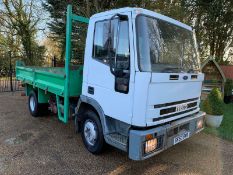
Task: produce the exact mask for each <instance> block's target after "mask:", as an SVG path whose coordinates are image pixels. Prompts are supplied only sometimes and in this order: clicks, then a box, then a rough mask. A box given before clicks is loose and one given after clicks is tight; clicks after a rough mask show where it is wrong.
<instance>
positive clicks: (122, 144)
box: [105, 133, 128, 151]
mask: <svg viewBox="0 0 233 175" xmlns="http://www.w3.org/2000/svg"><path fill="white" fill-rule="evenodd" d="M105 140H106V142H107V143H108V144H110V145H112V146H114V147H117V148H119V149H121V150H123V151H127V143H128V137H127V136H124V135H121V134H119V133H111V134H107V135H106V136H105Z"/></svg>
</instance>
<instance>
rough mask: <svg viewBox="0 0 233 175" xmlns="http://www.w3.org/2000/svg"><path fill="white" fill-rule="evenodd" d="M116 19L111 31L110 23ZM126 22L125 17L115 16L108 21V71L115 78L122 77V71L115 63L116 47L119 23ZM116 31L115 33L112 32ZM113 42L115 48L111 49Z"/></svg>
mask: <svg viewBox="0 0 233 175" xmlns="http://www.w3.org/2000/svg"><path fill="white" fill-rule="evenodd" d="M116 17H118V18H117V21H116V23H117V26H116V27H114V28H113V29H112V21H113V20H115V19H114V18H116ZM126 20H128V16H127V15H121V14H116V15H113V16H112V17H111V18H110V19H109V33H108V57H109V63H110V71H111V73H112V74H113V75H114V76H116V77H122V76H123V75H124V69H122V68H119V66H118V62H117V47H118V41H119V30H120V26H119V25H120V21H126ZM114 29H116V31H114ZM114 34H116V41H114ZM114 42H115V48H113V47H114V46H113V45H114Z"/></svg>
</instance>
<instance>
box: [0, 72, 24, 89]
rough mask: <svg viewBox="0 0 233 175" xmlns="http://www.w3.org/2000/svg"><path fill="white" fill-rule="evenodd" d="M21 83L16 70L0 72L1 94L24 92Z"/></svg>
mask: <svg viewBox="0 0 233 175" xmlns="http://www.w3.org/2000/svg"><path fill="white" fill-rule="evenodd" d="M22 90H23V87H22V86H21V84H20V81H17V80H16V78H15V71H14V70H0V93H1V92H14V91H22Z"/></svg>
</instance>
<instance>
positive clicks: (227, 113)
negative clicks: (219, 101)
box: [204, 103, 233, 141]
mask: <svg viewBox="0 0 233 175" xmlns="http://www.w3.org/2000/svg"><path fill="white" fill-rule="evenodd" d="M204 131H205V132H206V133H209V134H214V135H216V136H219V137H221V138H223V139H227V140H231V141H233V104H232V103H231V104H225V105H224V117H223V121H222V124H221V126H220V127H219V128H217V129H214V128H207V127H206V128H205V130H204Z"/></svg>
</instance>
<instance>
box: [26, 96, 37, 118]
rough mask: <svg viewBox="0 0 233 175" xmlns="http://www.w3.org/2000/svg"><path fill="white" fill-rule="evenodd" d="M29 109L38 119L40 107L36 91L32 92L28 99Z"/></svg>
mask: <svg viewBox="0 0 233 175" xmlns="http://www.w3.org/2000/svg"><path fill="white" fill-rule="evenodd" d="M28 108H29V111H30V113H31V115H32V116H33V117H38V115H39V106H38V100H37V95H36V93H35V91H31V92H30V94H29V98H28Z"/></svg>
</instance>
